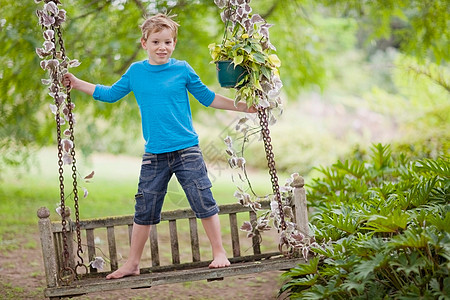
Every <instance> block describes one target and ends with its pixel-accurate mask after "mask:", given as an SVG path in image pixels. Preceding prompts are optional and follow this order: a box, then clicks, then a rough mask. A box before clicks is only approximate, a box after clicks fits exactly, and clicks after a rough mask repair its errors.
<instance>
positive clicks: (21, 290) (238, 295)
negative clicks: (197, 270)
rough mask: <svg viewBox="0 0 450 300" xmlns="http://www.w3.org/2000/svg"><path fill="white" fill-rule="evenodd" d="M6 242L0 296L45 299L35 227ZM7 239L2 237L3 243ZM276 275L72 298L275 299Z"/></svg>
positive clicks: (1, 253)
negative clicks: (9, 244) (7, 245)
mask: <svg viewBox="0 0 450 300" xmlns="http://www.w3.org/2000/svg"><path fill="white" fill-rule="evenodd" d="M9 241H10V243H11V247H9V248H8V247H6V248H7V250H5V249H2V251H0V299H45V298H44V288H45V286H46V283H45V275H44V267H43V263H42V251H41V247H40V241H39V235H38V233H37V228H36V229H35V228H33V227H28V229H27V230H24V231H23V232H22V233H21V234H16V235H15V236H12V237H10V240H9ZM9 241H8V239H4V240H3V241H2V243H3V244H4V245H3V246H5V245H6V244H8V242H9ZM19 245H20V246H19ZM4 248H5V247H4ZM280 274H281V272H266V273H259V274H253V275H245V276H236V277H228V278H225V279H224V280H223V281H214V282H206V281H196V282H187V283H179V284H171V285H164V286H156V287H152V288H149V289H142V290H131V289H127V290H120V291H114V292H108V293H95V294H89V295H85V296H81V297H77V298H74V299H108V300H109V299H136V300H137V299H158V300H159V299H215V300H216V299H217V300H219V299H258V300H260V299H276V296H277V293H278V289H279V288H280V286H281V279H280V276H279V275H280Z"/></svg>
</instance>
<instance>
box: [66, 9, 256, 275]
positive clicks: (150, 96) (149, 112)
mask: <svg viewBox="0 0 450 300" xmlns="http://www.w3.org/2000/svg"><path fill="white" fill-rule="evenodd" d="M178 26H179V25H178V24H177V23H176V22H175V21H173V20H172V19H171V18H170V17H168V16H167V15H165V14H157V15H155V16H153V17H150V18H148V19H147V20H146V21H145V22H144V23H143V24H142V26H141V30H142V37H141V45H142V48H143V49H144V50H146V52H147V54H148V59H146V60H144V61H140V62H135V63H133V64H132V65H131V66H130V68H129V69H128V70H127V71H126V73H125V74H124V75H123V76H122V78H121V79H120V80H119V81H117V82H116V83H114V84H113V85H112V86H103V85H94V84H92V83H89V82H86V81H83V80H80V79H78V78H76V77H75V76H74V75H72V74H70V73H69V74H66V75H65V76H64V84H65V85H66V86H70V87H71V88H73V89H76V90H79V91H82V92H84V93H87V94H89V95H92V96H93V97H94V99H96V100H100V101H104V102H110V103H113V102H116V101H118V100H120V99H121V98H123V97H124V96H125V95H127V94H128V93H130V92H131V91H133V92H134V95H135V97H136V101H137V103H138V105H139V109H140V113H141V118H142V131H143V136H144V139H145V154H144V156H143V159H142V166H141V173H140V177H139V185H138V192H137V194H136V196H135V199H136V205H135V216H134V224H133V233H132V237H131V246H130V255H129V257H128V260H127V261H126V263H125V264H124V265H123V266H121V267H120V268H119V269H118V270H116V271H115V272H113V273H111V274H109V275H108V276H107V277H106V278H107V279H116V278H122V277H125V276H132V275H139V262H140V259H141V256H142V252H143V249H144V246H145V243H146V241H147V238H148V236H149V233H150V225H152V224H157V223H159V222H160V213H161V208H162V203H163V200H164V195H165V193H166V191H167V184H168V182H169V180H170V178H171V176H172V174H175V175H176V176H177V179H178V181H179V182H180V184H181V185H182V187H183V189H184V191H185V193H186V196H187V198H188V201H189V204H190V206H191V208H192V209H193V211H194V212H195V215H196V216H197V217H198V218H200V219H201V221H202V224H203V227H204V229H205V232H206V234H207V236H208V238H209V241H210V243H211V247H212V252H213V261H212V262H211V264H210V265H209V267H210V268H221V267H227V266H229V265H230V262H229V261H228V259H227V256H226V253H225V250H224V248H223V246H222V237H221V231H220V221H219V217H218V214H217V213H218V211H219V209H218V207H217V204H216V202H215V200H214V198H213V196H212V193H211V191H210V188H211V181H210V180H209V178H208V176H207V171H206V167H205V163H204V161H203V156H202V153H201V150H200V149H199V147H198V136H197V133H196V132H195V130H194V128H193V125H192V115H191V111H190V105H189V98H188V93H187V92H188V91H189V92H190V93H191V94H192V95H193V96H194V97H195V98H196V99H197V100H198V101H199V102H200V103H202V104H203V105H204V106H211V107H214V108H217V109H227V110H235V111H242V112H256V109H255V108H254V107H251V108H249V109H248V108H247V105H246V104H245V103H238V105H237V106H235V105H234V101H233V100H231V99H229V98H226V97H224V96H221V95H219V94H215V93H214V92H212V91H211V90H210V89H209V88H208V87H206V86H205V85H204V84H203V83H202V82H201V80H200V78H199V77H198V76H197V74H196V73H195V72H194V70H193V69H192V68H191V67H190V66H189V65H188V64H187V62H185V61H179V60H176V59H174V58H171V55H172V53H173V51H174V50H175V45H176V43H177V32H178Z"/></svg>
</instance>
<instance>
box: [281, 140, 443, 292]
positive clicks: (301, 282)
mask: <svg viewBox="0 0 450 300" xmlns="http://www.w3.org/2000/svg"><path fill="white" fill-rule="evenodd" d="M319 171H320V172H321V173H322V174H323V178H318V179H314V180H313V182H312V184H310V192H309V195H308V200H309V202H310V207H311V209H312V217H311V230H312V232H313V234H314V235H315V237H316V240H317V241H323V244H322V246H321V247H316V248H313V249H312V251H313V252H315V253H316V254H317V255H316V256H315V257H314V258H313V259H311V260H310V261H309V263H308V264H305V265H298V266H297V267H296V268H293V269H291V270H290V271H288V272H286V273H285V274H284V277H285V278H287V279H288V281H287V282H286V283H285V284H284V286H283V287H282V288H281V290H280V295H281V294H283V295H287V296H290V297H291V298H293V299H297V298H299V299H348V298H352V299H449V297H450V296H449V295H450V279H449V277H448V275H449V267H450V263H449V258H450V234H449V233H450V205H449V198H450V196H449V195H450V161H449V159H448V157H439V158H437V159H421V160H415V161H409V160H407V159H406V158H405V156H404V155H399V156H398V157H397V156H395V157H394V155H392V153H391V150H390V146H383V145H381V144H378V145H374V146H373V147H372V149H371V155H370V159H368V160H367V161H363V160H354V161H351V162H350V161H345V162H342V161H339V162H337V163H336V164H334V165H333V166H331V167H327V168H321V169H319Z"/></svg>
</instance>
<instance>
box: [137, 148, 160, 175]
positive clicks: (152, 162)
mask: <svg viewBox="0 0 450 300" xmlns="http://www.w3.org/2000/svg"><path fill="white" fill-rule="evenodd" d="M157 167H158V160H157V156H156V154H151V153H145V154H144V155H143V156H142V164H141V174H140V178H141V180H143V181H148V180H151V179H153V178H155V177H156V170H157Z"/></svg>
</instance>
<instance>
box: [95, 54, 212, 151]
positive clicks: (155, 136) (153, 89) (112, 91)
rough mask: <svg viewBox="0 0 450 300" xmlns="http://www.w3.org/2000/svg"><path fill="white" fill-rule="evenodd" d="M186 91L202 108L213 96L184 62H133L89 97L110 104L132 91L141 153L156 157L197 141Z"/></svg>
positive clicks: (192, 144) (97, 87)
mask: <svg viewBox="0 0 450 300" xmlns="http://www.w3.org/2000/svg"><path fill="white" fill-rule="evenodd" d="M188 91H189V92H190V93H191V94H192V95H193V96H194V97H195V98H196V99H197V100H198V101H199V102H200V103H201V104H203V105H204V106H209V105H210V104H211V103H212V102H213V100H214V97H215V93H214V92H213V91H211V90H210V89H209V88H208V87H207V86H205V85H204V84H203V83H202V82H201V80H200V78H199V77H198V75H197V74H196V73H195V71H194V70H193V69H192V67H191V66H190V65H189V64H188V63H187V62H185V61H179V60H176V59H174V58H171V59H170V60H169V62H168V63H167V64H163V65H151V64H149V63H148V60H144V61H139V62H135V63H133V64H132V65H131V66H130V68H129V69H128V70H127V71H126V72H125V74H124V75H123V76H122V77H121V78H120V79H119V80H118V81H117V82H116V83H114V84H113V85H112V86H104V85H100V84H98V85H96V87H95V91H94V94H93V97H94V99H96V100H100V101H103V102H109V103H113V102H116V101H118V100H120V99H122V98H123V97H124V96H126V95H127V94H128V93H130V92H133V93H134V96H135V97H136V101H137V104H138V105H139V110H140V113H141V119H142V133H143V136H144V139H145V151H146V152H149V153H155V154H158V153H166V152H171V151H176V150H180V149H184V148H187V147H191V146H195V145H197V144H198V142H199V141H198V135H197V133H196V132H195V130H194V127H193V124H192V113H191V107H190V104H189V96H188Z"/></svg>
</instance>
